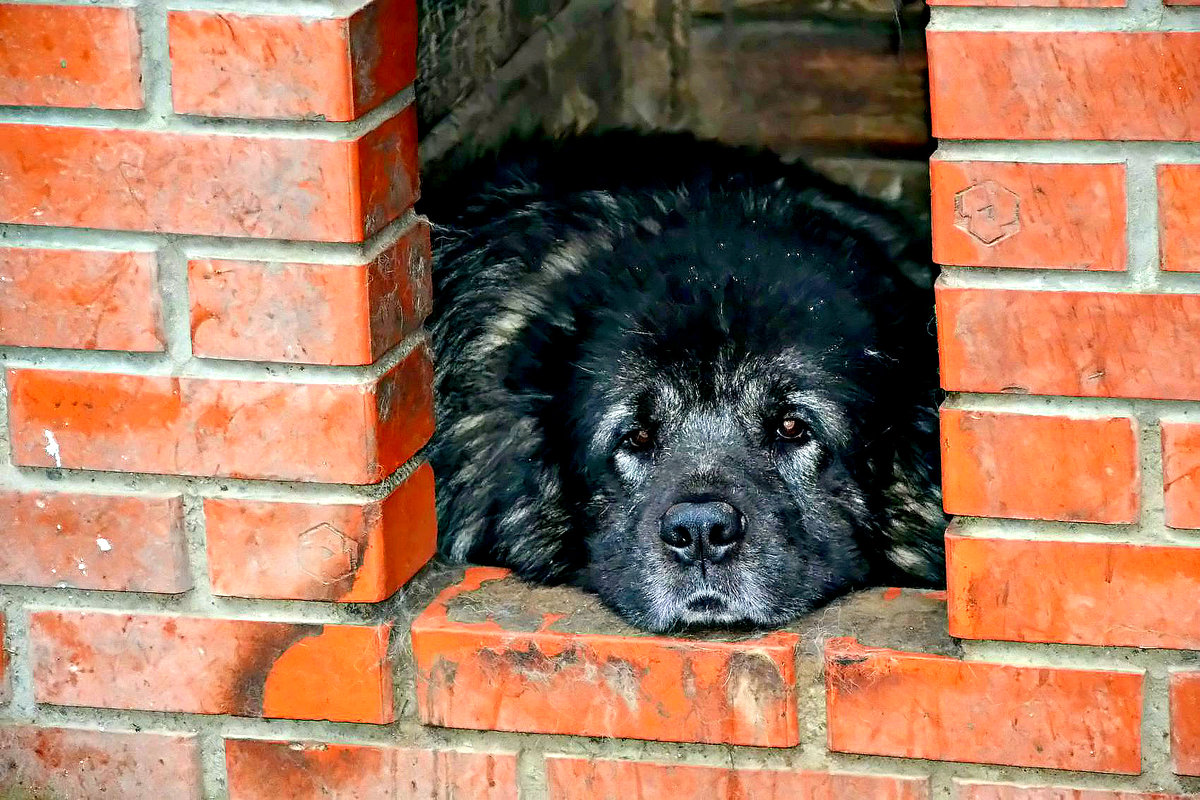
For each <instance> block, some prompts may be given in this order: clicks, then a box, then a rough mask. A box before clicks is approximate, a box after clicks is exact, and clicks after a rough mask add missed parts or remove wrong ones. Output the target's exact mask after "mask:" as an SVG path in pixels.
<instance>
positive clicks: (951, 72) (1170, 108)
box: [927, 31, 1200, 141]
mask: <svg viewBox="0 0 1200 800" xmlns="http://www.w3.org/2000/svg"><path fill="white" fill-rule="evenodd" d="M927 41H928V46H929V90H930V100H931V103H932V107H933V134H934V136H936V137H939V138H943V139H1053V140H1061V139H1102V140H1119V139H1134V140H1180V141H1194V140H1197V139H1200V32H1186V33H1184V32H1155V33H1150V32H1142V33H1123V32H1122V33H1118V32H1096V33H1075V32H1062V31H1055V32H1013V31H1007V32H991V31H930V32H929V33H928V34H927Z"/></svg>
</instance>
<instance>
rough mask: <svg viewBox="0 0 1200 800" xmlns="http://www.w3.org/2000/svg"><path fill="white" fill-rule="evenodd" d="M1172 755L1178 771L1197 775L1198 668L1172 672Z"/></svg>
mask: <svg viewBox="0 0 1200 800" xmlns="http://www.w3.org/2000/svg"><path fill="white" fill-rule="evenodd" d="M1171 759H1172V761H1173V763H1174V769H1175V771H1176V772H1178V773H1179V774H1180V775H1198V776H1200V672H1176V673H1173V674H1172V675H1171Z"/></svg>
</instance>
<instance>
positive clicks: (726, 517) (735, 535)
mask: <svg viewBox="0 0 1200 800" xmlns="http://www.w3.org/2000/svg"><path fill="white" fill-rule="evenodd" d="M659 536H660V537H661V538H662V540H663V542H664V543H665V544H666V545H667V547H668V548H669V549H670V550H671V551H672V553H674V554H675V556H676V557H678V558H679V559H680V560H681V561H683V562H684V563H691V562H693V561H708V562H710V563H716V562H718V561H721V560H722V559H724V558H725V557H727V556H728V555H729V554H730V553H731V552H732V551H733V549H734V548H735V547H736V545H737V543H738V542H740V541H741V540H742V537H743V536H745V531H744V530H743V525H742V515H741V513H740V512H739V511H738V510H737V509H736V508H734V507H733V506H731V505H730V504H729V503H724V502H706V503H676V504H675V505H673V506H671V507H670V508H668V509H667V511H666V513H665V514H663V516H662V524H661V528H660V530H659Z"/></svg>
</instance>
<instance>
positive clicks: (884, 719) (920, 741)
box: [825, 638, 1142, 774]
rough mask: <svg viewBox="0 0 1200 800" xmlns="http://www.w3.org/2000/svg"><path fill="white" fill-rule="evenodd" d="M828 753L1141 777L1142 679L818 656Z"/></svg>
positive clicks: (847, 653) (944, 661) (833, 648)
mask: <svg viewBox="0 0 1200 800" xmlns="http://www.w3.org/2000/svg"><path fill="white" fill-rule="evenodd" d="M825 685H826V707H827V711H828V732H829V749H831V750H836V751H838V752H843V753H861V754H865V755H881V756H899V757H902V758H928V759H933V760H936V761H965V762H977V763H981V764H1007V765H1011V766H1017V767H1048V768H1052V769H1071V770H1085V771H1089V772H1119V773H1129V774H1137V773H1139V772H1141V768H1142V765H1141V719H1142V675H1141V674H1140V673H1132V672H1108V671H1104V670H1088V669H1058V668H1050V667H1026V666H1012V665H1008V664H991V663H983V662H977V661H969V662H968V661H960V660H958V659H955V658H947V657H944V656H932V655H924V654H921V653H903V652H899V651H896V650H885V649H877V648H869V647H863V646H861V645H860V644H858V642H856V641H855V640H853V639H846V638H838V639H830V640H829V642H828V643H827V644H826V647H825Z"/></svg>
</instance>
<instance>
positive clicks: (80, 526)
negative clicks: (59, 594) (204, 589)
mask: <svg viewBox="0 0 1200 800" xmlns="http://www.w3.org/2000/svg"><path fill="white" fill-rule="evenodd" d="M0 538H2V539H3V541H4V547H2V548H0V583H11V584H19V585H22V586H64V587H67V586H69V587H73V588H76V589H108V590H115V591H131V592H163V593H168V594H176V593H179V592H185V591H187V590H188V589H190V588H191V587H192V579H191V576H190V574H189V573H188V563H187V543H186V541H185V540H184V534H183V504H182V501H181V499H180V497H179V496H178V495H173V496H165V497H164V496H155V495H152V494H150V495H137V496H122V495H99V494H78V493H74V492H40V491H18V490H0Z"/></svg>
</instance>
